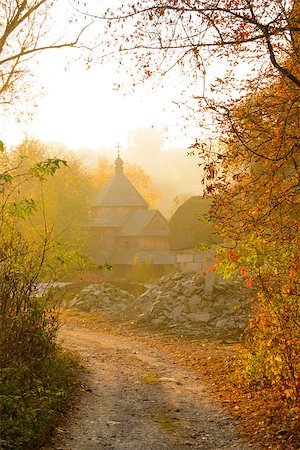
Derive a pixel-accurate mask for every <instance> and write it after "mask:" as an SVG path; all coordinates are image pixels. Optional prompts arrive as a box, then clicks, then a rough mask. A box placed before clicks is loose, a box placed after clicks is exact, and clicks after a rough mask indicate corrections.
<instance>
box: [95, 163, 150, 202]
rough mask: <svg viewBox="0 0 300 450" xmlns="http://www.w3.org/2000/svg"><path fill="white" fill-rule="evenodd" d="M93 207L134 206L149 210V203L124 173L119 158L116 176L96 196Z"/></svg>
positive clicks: (116, 164)
mask: <svg viewBox="0 0 300 450" xmlns="http://www.w3.org/2000/svg"><path fill="white" fill-rule="evenodd" d="M92 206H110V207H114V206H132V207H142V208H144V209H146V208H148V203H147V202H146V200H145V199H144V198H143V197H142V196H141V194H140V193H139V192H138V191H137V190H136V188H135V187H134V186H133V184H132V183H131V182H130V181H129V180H128V178H127V177H126V176H125V175H124V173H123V161H122V159H121V158H120V156H118V158H117V159H116V161H115V174H114V175H113V176H112V178H110V180H109V181H108V182H107V183H106V185H105V186H104V188H103V189H102V191H101V192H100V193H99V194H98V195H97V196H96V198H95V200H94V202H93V204H92Z"/></svg>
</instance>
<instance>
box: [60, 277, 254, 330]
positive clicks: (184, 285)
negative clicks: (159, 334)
mask: <svg viewBox="0 0 300 450" xmlns="http://www.w3.org/2000/svg"><path fill="white" fill-rule="evenodd" d="M248 295H249V292H248V291H247V289H246V288H243V287H241V286H240V285H238V284H237V283H235V282H232V281H228V280H223V279H221V278H220V277H217V276H216V275H215V274H214V273H209V274H208V275H207V276H206V277H205V276H203V275H201V274H199V273H190V272H178V273H175V274H168V275H165V276H163V277H162V278H161V279H160V280H159V281H158V282H157V283H156V284H153V285H152V286H151V287H149V289H148V290H147V291H146V292H144V293H143V294H142V295H140V296H134V295H132V294H129V293H128V292H126V291H124V290H121V289H119V288H116V287H114V286H113V285H111V284H106V283H103V284H101V285H90V286H87V287H86V288H85V289H83V290H82V291H81V292H80V294H78V295H77V296H76V297H75V298H74V299H73V300H72V301H71V302H69V304H68V307H69V308H76V309H81V310H84V311H90V312H96V311H101V312H102V313H103V314H104V315H105V316H107V317H110V318H114V319H125V320H130V321H133V322H134V323H136V324H139V325H147V326H148V325H151V326H152V327H160V328H175V327H176V329H178V330H182V331H185V332H191V333H196V334H198V335H201V336H208V337H216V338H220V337H231V336H232V337H233V336H237V335H239V334H240V332H241V331H242V330H243V329H244V328H245V326H246V324H247V321H248V317H249V298H248Z"/></svg>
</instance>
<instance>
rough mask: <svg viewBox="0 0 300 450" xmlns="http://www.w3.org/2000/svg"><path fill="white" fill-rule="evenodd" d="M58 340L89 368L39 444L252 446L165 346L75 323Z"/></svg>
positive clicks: (74, 447) (142, 448)
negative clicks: (80, 388)
mask: <svg viewBox="0 0 300 450" xmlns="http://www.w3.org/2000/svg"><path fill="white" fill-rule="evenodd" d="M60 340H61V341H62V342H63V345H64V347H65V348H67V349H70V350H72V351H75V352H76V353H78V354H79V355H80V356H81V358H82V359H83V360H84V361H85V363H86V365H87V368H88V371H87V373H86V375H85V376H84V386H85V390H84V394H83V395H82V397H81V399H80V401H79V403H78V405H77V406H76V408H74V410H73V411H72V413H71V414H70V418H69V419H68V421H67V425H66V426H65V427H62V428H60V429H58V432H57V436H56V437H55V439H54V440H53V442H52V443H51V444H50V445H49V446H47V447H45V448H44V450H67V449H68V450H101V449H116V450H127V449H129V450H160V449H169V450H176V449H205V450H209V449H228V450H229V449H243V450H244V449H247V448H250V447H252V448H253V446H251V445H250V444H248V443H247V442H246V441H244V440H243V439H241V438H240V437H239V436H238V435H237V430H236V426H235V423H234V421H233V420H232V418H230V416H229V415H228V413H227V411H226V410H225V409H224V408H223V407H221V406H220V405H219V404H218V403H217V401H216V399H215V398H214V396H213V394H212V393H211V392H210V391H209V388H208V387H207V386H205V385H204V383H203V382H202V381H201V380H200V379H199V378H198V377H197V375H196V374H195V373H194V372H192V371H190V370H188V369H186V368H184V367H181V366H180V365H177V364H175V363H174V362H173V361H172V360H171V358H170V355H168V354H167V353H165V352H164V351H159V350H156V349H153V348H150V347H149V346H147V345H145V344H143V342H142V341H140V340H139V339H137V338H136V337H134V336H122V335H119V334H118V335H114V334H108V333H106V332H105V333H104V332H101V331H91V330H88V329H83V328H76V327H73V326H72V328H71V327H70V326H69V327H68V326H65V327H63V328H62V329H61V331H60ZM256 448H258V447H256Z"/></svg>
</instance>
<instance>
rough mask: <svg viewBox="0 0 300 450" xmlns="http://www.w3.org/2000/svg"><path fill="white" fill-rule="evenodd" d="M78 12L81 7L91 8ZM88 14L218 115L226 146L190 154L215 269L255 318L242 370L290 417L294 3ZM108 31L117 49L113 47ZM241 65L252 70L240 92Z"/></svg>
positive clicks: (294, 357)
mask: <svg viewBox="0 0 300 450" xmlns="http://www.w3.org/2000/svg"><path fill="white" fill-rule="evenodd" d="M76 3H77V4H78V5H79V6H78V7H79V8H80V7H81V8H82V9H84V10H85V11H86V10H87V9H88V3H87V4H86V2H85V5H87V6H83V5H81V1H80V0H78V1H77V2H76ZM94 11H95V10H93V12H92V14H91V15H92V16H94V17H98V18H99V19H101V20H105V21H106V23H107V36H108V38H109V41H110V42H111V49H112V52H116V51H119V52H120V53H121V55H127V53H128V52H129V50H130V51H131V53H130V55H133V57H134V58H135V59H136V60H138V61H139V63H140V64H136V67H137V68H138V70H139V71H140V72H141V73H142V75H141V76H142V78H143V79H144V80H145V79H149V78H152V77H155V75H157V74H166V73H167V72H169V71H170V70H171V69H172V68H174V67H177V66H180V68H181V69H182V71H183V72H184V74H185V75H186V79H188V80H189V81H190V82H191V83H193V81H194V82H195V85H194V86H196V88H197V89H198V93H197V94H196V97H197V98H198V106H199V109H200V110H203V107H204V113H203V118H204V119H205V118H207V117H208V116H207V113H206V112H205V111H209V112H210V117H212V118H214V125H217V126H215V129H214V131H215V133H218V134H219V135H222V137H221V139H222V145H219V146H210V145H207V143H205V142H204V143H203V142H202V140H200V139H199V140H196V142H195V143H194V145H193V146H192V150H194V151H197V152H198V154H199V157H200V164H201V166H202V168H203V171H204V178H205V180H204V184H205V186H206V191H207V193H209V194H211V195H213V197H214V202H213V207H212V210H211V217H212V219H213V220H214V221H215V223H216V226H217V232H218V233H219V234H221V235H222V236H223V237H224V238H227V240H228V248H227V249H222V250H221V255H220V257H221V259H220V263H221V265H220V267H219V270H221V271H223V273H224V275H225V276H233V275H234V276H238V277H242V278H243V279H244V281H245V283H246V284H247V285H248V286H249V287H251V286H252V291H253V296H254V299H253V312H254V320H253V322H252V324H251V325H250V328H249V330H248V335H247V339H246V349H247V355H248V362H247V364H246V366H245V367H244V371H245V373H246V374H247V375H248V376H249V377H250V378H251V379H252V380H254V379H255V380H256V381H257V382H259V384H260V385H261V386H268V387H270V386H273V390H272V395H273V401H274V403H276V401H277V399H278V397H280V399H281V401H283V402H285V404H286V407H287V408H290V409H291V410H292V409H293V411H294V417H296V415H297V407H298V405H299V403H300V398H299V378H300V375H299V370H300V369H299V365H300V361H299V352H298V349H299V323H300V317H299V273H300V271H299V231H300V229H299V206H300V205H299V202H300V197H299V185H300V166H299V164H300V160H299V101H300V97H299V88H300V79H299V61H300V59H299V56H300V55H299V50H300V45H299V32H300V27H299V2H298V1H292V2H285V1H283V0H274V1H256V0H250V1H247V2H245V1H242V0H237V1H231V0H221V1H219V0H208V1H201V0H200V1H199V0H189V1H180V0H169V1H166V2H165V1H158V2H154V1H152V0H149V1H146V2H142V3H141V2H139V1H133V2H129V3H128V2H122V3H121V4H120V5H117V6H116V7H114V5H113V6H112V7H111V8H109V9H106V10H105V11H99V13H96V12H94ZM120 25H121V26H120ZM116 33H118V41H117V45H118V48H116V47H115V41H114V40H113V38H112V37H113V35H116ZM216 58H218V59H219V60H221V61H223V62H224V61H226V64H228V70H227V71H225V72H224V74H223V75H222V76H220V77H217V76H216V77H215V83H214V85H211V86H210V89H208V88H207V87H206V86H205V78H206V73H207V70H209V63H210V62H213V61H214V60H215V59H216ZM241 62H244V63H247V65H248V74H247V75H245V77H244V79H245V81H244V82H243V83H241V82H240V80H239V78H240V73H239V70H238V69H239V67H241ZM141 68H142V69H143V70H141ZM135 75H136V74H133V79H134V80H136V76H135ZM199 75H200V77H202V79H204V82H203V84H202V89H201V88H200V89H199V82H198V79H199V78H198V76H199ZM193 77H194V79H193ZM233 88H235V91H233ZM201 90H202V92H201ZM199 91H200V92H201V93H200V94H199ZM204 125H205V124H204ZM220 130H221V133H220Z"/></svg>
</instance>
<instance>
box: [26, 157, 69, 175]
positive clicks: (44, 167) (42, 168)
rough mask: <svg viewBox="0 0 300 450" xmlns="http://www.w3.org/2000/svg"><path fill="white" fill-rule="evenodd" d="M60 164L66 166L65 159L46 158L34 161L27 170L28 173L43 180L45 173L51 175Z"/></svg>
mask: <svg viewBox="0 0 300 450" xmlns="http://www.w3.org/2000/svg"><path fill="white" fill-rule="evenodd" d="M61 166H66V167H68V164H67V161H65V160H64V159H60V158H48V159H46V160H45V161H40V162H38V163H36V164H35V165H34V166H33V167H32V168H31V169H30V170H29V173H30V174H31V175H33V176H35V177H36V178H39V179H40V180H44V179H45V178H46V176H47V175H50V176H53V175H54V174H55V172H57V170H58V169H60V167H61Z"/></svg>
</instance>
